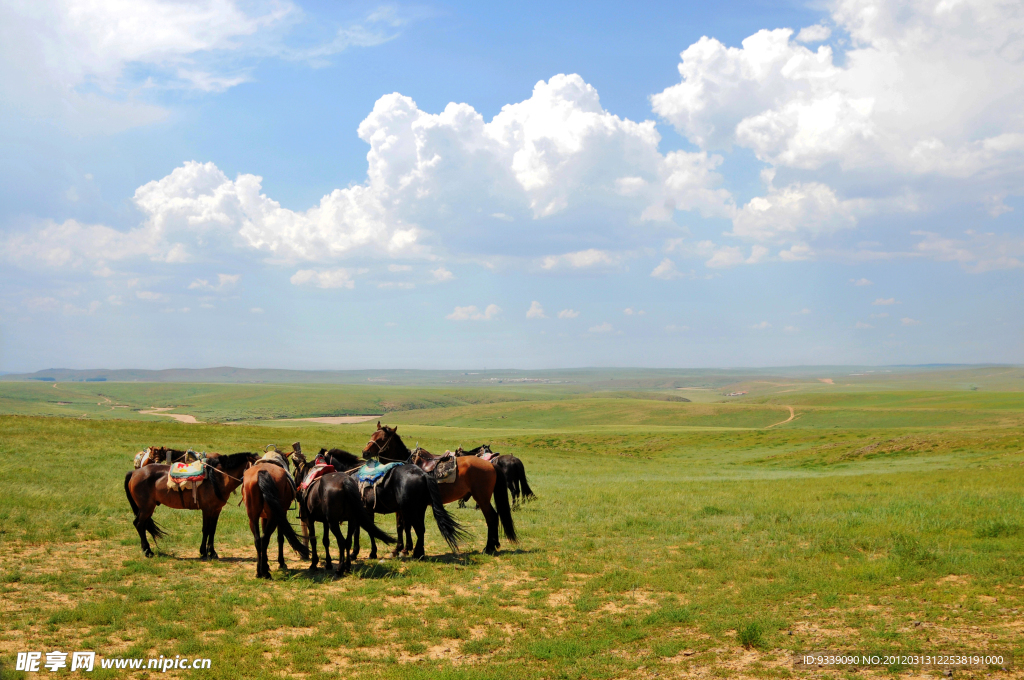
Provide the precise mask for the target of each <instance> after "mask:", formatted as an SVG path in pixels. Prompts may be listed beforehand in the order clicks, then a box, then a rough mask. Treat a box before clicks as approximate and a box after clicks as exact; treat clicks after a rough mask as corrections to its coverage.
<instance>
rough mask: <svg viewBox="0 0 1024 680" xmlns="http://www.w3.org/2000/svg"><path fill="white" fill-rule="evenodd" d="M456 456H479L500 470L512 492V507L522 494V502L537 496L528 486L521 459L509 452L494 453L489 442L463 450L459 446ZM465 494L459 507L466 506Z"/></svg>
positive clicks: (467, 498)
mask: <svg viewBox="0 0 1024 680" xmlns="http://www.w3.org/2000/svg"><path fill="white" fill-rule="evenodd" d="M455 455H456V456H478V457H479V458H481V459H483V460H486V461H488V462H489V463H490V464H491V465H493V466H494V467H496V468H498V469H500V470H501V472H502V474H504V475H505V481H506V482H507V484H508V491H509V493H511V494H512V507H516V506H518V505H519V497H520V494H522V499H523V502H524V503H525V502H526V501H529V500H533V499H534V498H536V497H537V494H535V493H533V489H531V488H530V483H529V482H528V481H527V480H526V467H525V466H523V461H521V460H519V459H518V458H516V457H515V456H513V455H511V454H503V453H496V452H494V451H492V450H491V447H490V445H489V444H481V445H480V446H478V447H476V448H475V449H470V450H469V451H463V450H462V447H461V446H460V447H459V448H457V449H456V450H455ZM469 498H470V497H469V495H468V494H467V495H466V496H465V497H463V499H462V500H460V501H459V507H460V508H464V507H466V501H468V500H469Z"/></svg>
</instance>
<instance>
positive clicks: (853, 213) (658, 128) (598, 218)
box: [0, 0, 1024, 335]
mask: <svg viewBox="0 0 1024 680" xmlns="http://www.w3.org/2000/svg"><path fill="white" fill-rule="evenodd" d="M3 8H4V9H3V10H2V14H0V16H3V17H4V18H5V19H7V20H6V21H4V22H2V23H3V24H4V25H5V26H6V27H7V28H6V29H0V35H3V34H6V37H7V38H9V40H8V41H3V40H0V43H4V44H6V45H7V47H6V48H0V60H2V61H0V64H2V68H3V70H4V72H7V73H14V72H15V71H17V70H18V68H19V67H20V66H22V65H23V64H24V62H25V60H32V61H33V63H35V60H36V58H40V59H39V62H38V63H39V64H43V65H42V66H40V65H38V64H36V65H35V66H33V67H32V69H31V70H29V71H24V72H23V73H24V74H25V77H29V76H31V77H35V78H38V80H39V82H40V83H41V85H39V87H37V88H36V95H35V96H34V98H33V97H26V96H25V95H24V91H23V90H21V89H19V83H17V82H10V81H9V82H8V85H7V86H6V87H7V91H6V92H5V98H6V99H8V104H7V105H6V107H7V108H9V109H11V108H13V109H16V110H18V111H19V112H20V114H19V115H35V113H34V112H35V111H36V109H38V108H42V109H46V108H48V107H49V108H51V109H53V112H51V113H50V114H46V113H45V112H44V114H42V115H53V116H57V117H59V116H65V115H66V114H68V112H67V111H59V110H58V109H60V106H58V105H57V104H55V102H56V100H58V99H63V100H64V101H65V102H71V106H72V108H73V109H74V111H73V115H71V116H70V118H69V120H70V119H74V120H75V123H74V125H73V127H75V129H78V130H82V131H85V132H83V133H82V134H93V133H95V131H96V130H99V129H102V130H103V134H111V133H115V132H116V131H117V130H120V129H123V128H125V127H137V126H146V125H151V124H153V123H154V122H156V121H159V120H163V119H164V118H165V117H166V116H167V115H168V109H167V108H166V107H163V106H160V105H157V104H154V103H152V102H151V101H149V100H147V99H146V98H145V97H143V96H141V94H140V92H142V90H144V89H145V88H160V89H175V88H176V89H181V90H188V91H192V92H196V93H202V94H197V95H195V96H216V94H215V93H219V92H225V91H228V90H230V89H232V88H235V87H238V86H240V85H241V84H243V83H246V82H249V81H250V80H251V79H252V75H251V73H252V69H253V67H254V66H253V65H254V64H255V63H257V62H258V61H260V60H266V59H277V60H285V61H293V62H303V63H307V64H309V65H310V66H311V67H315V68H324V67H325V66H326V65H327V64H329V62H330V58H331V57H332V56H334V55H337V54H340V53H342V52H344V51H345V50H350V49H357V48H370V47H375V46H383V47H379V48H380V49H386V44H387V43H388V42H389V41H391V40H394V39H397V38H398V37H399V36H400V34H401V31H402V30H404V27H405V26H407V25H408V23H409V22H411V21H412V20H413V19H412V18H411V15H409V14H408V13H404V14H403V12H402V11H401V10H399V9H395V8H383V9H378V10H375V11H374V12H371V13H370V14H367V15H366V16H364V17H362V18H360V19H358V20H354V21H352V22H350V23H348V24H346V25H344V26H341V27H339V28H338V29H337V33H336V35H334V36H333V37H332V38H331V39H330V40H328V41H326V42H322V43H321V44H318V45H303V46H296V45H294V44H290V43H289V39H288V33H287V31H288V28H289V26H291V25H293V24H295V23H296V22H298V21H299V20H300V18H301V15H302V9H301V8H300V7H298V6H297V5H295V4H293V3H290V2H270V3H265V4H263V5H262V6H260V7H258V8H257V9H256V11H247V8H246V7H243V6H242V5H240V4H238V3H235V2H233V1H231V0H208V1H205V2H195V3H168V2H162V1H160V0H146V1H145V2H138V3H126V4H116V3H115V4H99V5H97V4H95V3H86V2H82V1H81V0H66V1H64V2H53V3H38V4H34V3H33V4H29V3H20V2H5V3H3ZM248 9H251V8H248ZM157 27H159V30H157ZM16 31H17V32H19V36H15V35H14V32H16ZM26 55H28V56H26ZM678 71H679V81H678V82H677V83H674V84H669V85H667V86H666V87H665V88H664V89H662V90H661V91H660V92H652V93H649V95H650V96H649V103H650V110H651V113H652V114H653V116H654V118H652V119H649V120H640V121H634V120H630V119H629V118H626V117H623V116H620V115H617V114H616V113H615V112H614V111H609V110H608V109H606V108H605V106H604V105H603V104H602V102H601V99H600V97H599V93H598V91H597V89H596V88H595V87H594V86H593V85H591V84H590V83H588V82H587V81H586V80H585V79H584V78H583V77H582V76H580V75H578V74H574V73H568V74H566V73H556V74H554V75H551V76H550V77H549V78H547V79H546V80H541V81H539V82H537V83H536V85H535V86H534V88H533V91H532V93H531V94H530V96H529V97H528V98H526V99H523V100H522V101H518V102H513V103H509V104H506V105H505V106H503V107H502V108H501V110H500V112H498V113H497V114H496V115H494V116H492V117H490V119H489V120H488V119H487V117H485V116H484V115H483V114H481V113H480V112H479V111H478V110H477V109H475V108H474V107H473V105H472V104H471V103H455V102H452V103H449V104H448V105H447V106H445V107H444V108H443V110H440V111H437V112H430V111H425V110H423V109H422V108H421V107H420V106H419V105H418V104H417V103H416V101H414V100H413V99H412V98H411V97H409V96H406V95H403V94H401V93H399V92H394V93H382V95H381V96H380V97H379V99H378V100H377V101H376V103H375V104H374V106H373V109H372V111H370V112H369V113H368V114H367V115H366V116H365V118H364V119H363V120H362V122H361V124H359V126H358V130H357V134H358V136H359V139H360V140H362V141H363V142H364V143H365V144H366V145H367V146H368V149H369V150H368V151H367V153H366V172H365V177H363V178H359V179H358V180H357V181H355V182H353V183H352V184H349V185H348V186H344V187H340V188H336V189H334V190H332V191H330V192H329V193H327V194H326V195H324V196H323V197H322V198H321V199H320V201H319V203H317V204H315V205H312V206H309V207H306V208H305V209H298V210H295V209H290V208H287V207H284V206H283V205H282V203H281V201H279V200H276V199H275V198H274V197H273V196H272V195H270V194H271V193H272V192H268V191H266V190H265V189H264V178H263V177H261V176H260V175H259V174H254V173H259V172H261V169H260V168H258V167H254V168H251V169H249V171H248V172H241V173H239V174H237V175H236V176H235V177H234V178H232V177H230V176H229V175H228V174H227V173H225V172H224V171H223V170H222V169H221V168H220V167H218V165H217V163H218V161H217V159H216V158H203V159H199V160H191V159H182V163H181V165H180V166H178V167H176V168H174V169H173V170H171V171H170V172H169V173H168V174H167V175H166V176H164V177H159V178H153V179H152V180H151V181H148V182H145V183H144V184H142V185H141V186H139V187H138V188H137V189H136V190H135V192H134V195H133V196H132V197H130V199H129V201H130V205H131V206H132V208H133V209H134V210H135V211H137V214H139V215H140V219H139V220H138V221H137V223H136V224H135V225H134V226H131V227H130V228H127V229H126V228H124V227H118V226H110V225H107V224H102V223H90V222H89V221H87V220H83V219H79V218H76V217H69V218H66V219H58V218H54V217H52V216H47V215H35V216H29V217H26V218H24V219H22V220H19V221H18V223H17V224H13V225H5V226H4V228H3V234H2V235H0V242H2V244H3V246H2V252H3V258H4V260H5V261H6V263H7V266H10V267H16V268H19V269H21V270H24V271H28V272H34V273H35V274H36V275H39V276H43V277H44V278H45V275H46V274H47V273H53V272H60V273H61V275H62V276H72V275H77V276H79V279H78V281H79V282H78V283H77V284H76V285H78V286H80V287H83V288H88V287H89V286H90V284H89V281H121V282H122V283H121V284H119V285H122V286H126V285H127V283H125V282H129V281H130V280H132V279H137V278H138V275H137V273H138V271H139V270H140V269H146V268H153V267H156V268H158V269H159V272H160V274H161V276H162V277H164V279H166V280H173V279H175V278H176V277H179V276H180V277H182V278H188V279H189V280H190V281H193V284H195V281H201V282H202V284H201V285H200V284H195V285H189V286H188V289H190V290H194V291H196V294H199V293H203V294H206V295H207V296H224V295H227V294H229V293H231V292H232V291H235V290H236V288H237V285H238V284H239V280H240V279H241V281H242V283H244V282H245V281H246V279H249V278H251V275H249V274H245V275H242V274H237V273H236V274H223V273H220V271H221V270H229V269H232V268H234V269H235V270H236V271H237V270H238V269H239V268H240V266H242V265H244V266H245V267H246V268H249V269H254V268H255V269H260V268H263V269H270V270H275V271H278V270H279V271H286V272H287V274H286V276H285V278H286V279H287V280H288V281H290V284H291V285H290V287H291V288H292V289H294V290H295V291H299V290H300V289H312V288H318V289H324V290H331V289H336V290H342V291H344V290H351V289H353V288H360V287H361V286H362V285H363V284H364V283H367V284H373V285H376V286H377V287H378V288H379V289H383V290H387V289H397V290H402V289H405V290H411V289H414V288H418V289H422V288H424V287H430V286H437V285H438V284H445V285H446V286H452V287H455V286H459V287H460V288H459V289H458V290H459V291H460V295H461V297H462V301H464V302H465V304H454V305H452V304H448V305H447V306H446V309H447V310H451V309H452V308H453V307H454V310H455V311H454V312H451V311H449V312H448V313H443V311H442V310H440V309H439V310H438V311H437V312H436V313H435V316H436V317H437V318H439V319H440V318H442V317H443V318H444V319H447V320H449V321H495V322H497V321H500V320H505V319H512V318H516V319H517V320H518V319H530V320H533V321H539V320H542V319H543V320H546V321H545V323H550V324H557V323H569V322H570V321H571V319H572V318H574V316H575V315H578V312H573V311H572V309H568V307H569V306H570V305H573V301H572V300H571V299H570V298H568V297H565V296H562V297H565V302H564V303H563V302H562V301H558V302H555V301H554V300H552V301H551V303H549V304H550V306H551V307H552V308H557V307H556V305H558V306H563V305H564V306H565V307H567V309H565V310H563V311H564V312H572V314H568V313H566V314H564V315H563V313H558V314H557V315H556V314H545V313H544V311H543V306H542V301H539V300H535V299H534V297H536V295H537V294H536V293H531V292H526V291H524V292H523V293H522V295H521V296H520V297H521V300H516V304H518V305H521V306H522V307H523V310H524V311H522V312H519V311H517V312H516V313H515V314H512V315H502V314H500V311H501V310H502V309H503V308H506V307H508V305H509V304H510V303H509V302H508V301H502V306H500V307H499V305H498V304H496V303H494V302H491V301H490V299H484V298H481V297H479V296H478V295H476V294H475V293H476V291H474V290H473V289H472V288H467V289H462V288H461V286H475V285H476V284H474V283H472V282H470V281H469V280H465V277H462V276H456V274H453V271H452V270H455V271H456V272H458V271H459V269H460V268H463V269H465V268H467V267H473V268H481V269H482V271H483V272H484V273H482V274H479V275H477V276H485V275H487V276H503V275H504V276H527V277H531V278H534V279H536V278H538V277H539V278H540V279H545V277H547V278H546V279H545V280H548V281H556V280H560V277H561V278H565V277H569V278H570V279H571V278H573V277H580V276H583V277H598V278H608V277H612V278H614V277H622V276H626V275H627V274H628V273H629V272H631V271H633V272H641V273H642V274H643V279H645V280H646V281H647V282H651V281H653V282H658V285H659V286H661V288H662V289H664V287H665V286H676V287H679V286H683V285H685V283H686V282H692V281H698V280H702V279H704V280H706V279H708V278H713V277H720V276H723V275H725V272H728V271H730V270H732V269H734V268H754V269H756V268H758V267H761V268H771V270H772V271H776V270H777V268H778V267H799V266H807V265H808V264H809V263H816V262H817V263H836V264H841V265H845V266H852V265H856V264H858V263H868V264H870V263H879V262H903V263H914V262H929V263H938V264H935V265H933V266H940V267H951V266H953V267H959V268H960V270H961V271H963V272H964V273H966V274H970V275H985V274H987V273H991V272H996V271H1010V272H1012V271H1015V270H1019V269H1021V268H1022V267H1024V234H1022V230H1021V229H1020V228H1019V221H1017V222H1013V223H1010V227H1009V228H1007V227H1006V226H1005V225H1006V224H1007V222H1006V220H1005V219H1002V220H1000V218H1002V216H1003V215H1006V214H1008V213H1011V212H1012V210H1013V204H1014V202H1015V201H1017V200H1019V198H1020V197H1021V195H1022V194H1024V117H1022V116H1021V115H1020V111H1022V110H1024V15H1021V13H1020V12H1019V11H1018V10H1017V8H1016V6H1015V5H1013V4H1010V3H1001V2H982V1H979V2H950V1H949V0H913V1H912V2H910V3H895V2H889V1H887V0H840V1H838V2H835V3H833V4H832V5H831V8H830V10H829V11H828V13H827V15H825V16H823V17H822V18H821V21H820V23H815V24H811V25H808V26H803V27H792V28H778V27H767V28H764V29H763V30H759V31H757V32H756V33H754V34H752V35H750V36H749V37H747V38H746V39H744V40H742V41H741V42H740V44H739V45H733V46H730V45H727V44H724V43H723V42H721V41H719V40H717V39H715V38H714V37H709V36H705V37H703V38H701V39H699V40H698V41H696V42H694V43H693V44H691V45H689V46H688V47H685V49H683V50H682V52H681V55H680V62H679V64H678ZM112 120H113V121H116V122H114V123H110V121H112ZM105 126H106V127H105ZM669 133H671V134H673V135H674V134H678V136H679V140H678V141H666V139H665V135H667V134H669ZM673 139H674V138H673ZM673 147H678V148H673ZM744 172H745V173H748V174H750V173H751V172H753V173H754V174H756V175H757V176H759V178H760V179H759V182H755V183H753V184H751V183H750V182H747V183H744V182H742V181H739V180H737V179H736V178H737V177H738V176H739V175H740V174H742V173H744ZM126 198H127V197H126ZM951 211H961V212H963V211H967V214H972V215H974V217H972V218H971V222H970V225H949V224H942V225H941V228H921V227H920V225H921V224H922V222H923V221H927V220H928V219H930V218H931V217H933V216H934V217H935V218H936V222H941V219H939V218H940V217H941V216H942V215H944V214H946V213H949V212H951ZM972 211H973V212H972ZM986 222H993V223H998V224H999V225H1000V226H1001V227H1002V229H1001V230H999V231H997V230H995V229H990V228H989V227H988V226H986ZM904 224H912V225H916V226H912V227H907V226H904ZM957 226H959V228H956V227H957ZM965 226H967V227H969V228H963V227H965ZM388 265H390V267H389V266H388ZM197 267H205V268H206V270H207V271H213V270H217V275H219V276H220V278H214V276H215V275H214V274H206V275H205V276H206V277H207V278H203V279H198V278H197V277H196V276H195V275H194V274H193V272H194V271H195V269H196V268H197ZM178 269H180V270H182V273H181V274H176V273H175V272H176V271H178ZM641 270H642V271H641ZM225 277H226V278H225ZM850 277H853V278H850ZM847 278H850V280H851V281H856V282H857V283H856V285H857V286H858V287H859V286H862V285H869V284H870V282H869V281H868V280H867V279H866V278H864V277H862V276H860V275H859V273H857V272H851V273H850V275H849V276H848V277H847ZM211 280H216V281H218V283H215V284H210V283H209V281H211ZM843 280H844V281H845V280H846V279H843ZM862 282H867V283H862ZM134 285H135V284H132V286H134ZM551 285H552V286H556V285H559V284H556V283H552V284H551ZM644 285H650V284H649V283H644ZM129 287H131V286H129ZM438 290H439V289H438ZM7 297H8V300H10V298H11V296H10V295H8V296H7ZM115 297H123V296H116V295H113V294H112V295H111V296H110V297H109V298H107V299H103V298H97V299H96V300H93V301H92V304H93V305H96V306H93V307H92V308H91V309H92V312H93V313H95V311H96V310H97V309H98V308H99V306H103V305H104V304H106V306H107V307H114V306H116V304H115V302H114V301H113V300H114V298H115ZM36 298H39V299H43V298H47V299H54V298H53V297H51V296H42V297H40V296H39V295H36V296H35V297H33V296H32V295H30V294H21V296H20V298H19V299H21V300H22V301H23V303H24V305H29V306H30V302H29V301H30V300H31V299H36ZM140 299H142V298H138V297H136V301H138V300H140ZM879 299H880V300H882V299H883V298H879ZM472 300H476V301H477V302H476V304H470V302H471V301H472ZM206 303H207V304H210V301H209V300H207V302H206ZM8 304H12V303H10V301H9V302H8ZM61 304H62V303H58V304H57V306H56V307H54V306H53V305H49V306H47V307H46V308H47V309H50V310H54V309H60V308H63V309H66V310H71V309H72V308H73V309H74V310H79V309H86V308H85V307H80V306H74V305H71V303H63V304H64V305H65V306H64V307H62V306H61ZM118 304H119V303H118ZM546 304H547V303H546ZM635 304H639V302H638V303H635ZM875 304H890V302H888V301H886V302H884V303H879V302H877V301H876V303H875ZM66 305H71V307H67V306H66ZM44 306H45V305H44ZM577 306H578V303H577ZM37 307H38V305H37ZM261 307H262V308H266V305H262V306H261ZM618 308H619V309H621V306H620V307H618ZM75 313H78V312H75ZM608 313H610V312H608ZM865 314H866V312H865ZM598 320H601V319H598V318H592V319H590V321H591V322H594V321H598ZM919 323H920V321H918V320H917V319H916V318H911V317H905V318H903V323H902V325H903V326H916V325H918V324H919ZM490 326H492V324H484V325H477V324H470V325H468V326H467V327H472V328H486V327H490ZM773 326H779V327H780V328H781V327H785V328H788V329H792V330H791V331H790V333H791V334H793V333H795V332H796V331H797V329H796V327H795V326H785V325H784V324H783V322H782V321H779V322H777V323H775V324H770V323H769V322H767V321H763V320H758V321H757V323H756V324H755V323H746V324H743V327H744V328H750V329H758V330H762V331H767V330H769V329H771V328H772V327H773ZM847 326H848V327H849V328H866V327H873V326H872V324H868V323H866V322H865V321H863V320H860V321H857V322H856V324H854V323H853V322H852V321H851V322H850V323H848V324H847ZM676 327H681V326H680V324H675V325H673V328H676ZM584 328H589V333H590V334H591V335H593V334H606V335H611V331H612V330H613V327H612V326H611V324H609V323H607V322H604V323H602V324H599V325H591V326H587V325H586V323H582V324H581V326H580V328H579V329H578V330H577V332H579V333H582V332H583V329H584ZM477 332H480V331H477Z"/></svg>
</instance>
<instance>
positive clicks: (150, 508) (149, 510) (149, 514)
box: [134, 499, 157, 557]
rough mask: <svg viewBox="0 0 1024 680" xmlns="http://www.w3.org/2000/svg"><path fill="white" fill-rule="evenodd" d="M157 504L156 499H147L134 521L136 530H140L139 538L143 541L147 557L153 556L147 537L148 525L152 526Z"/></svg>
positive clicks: (143, 548)
mask: <svg viewBox="0 0 1024 680" xmlns="http://www.w3.org/2000/svg"><path fill="white" fill-rule="evenodd" d="M156 506H157V503H156V502H155V501H153V500H149V499H147V502H146V504H145V505H143V506H141V507H139V514H138V515H137V516H136V517H135V522H134V524H135V530H136V531H137V532H139V540H140V541H141V543H142V552H143V553H145V555H146V557H152V556H153V549H152V548H151V547H150V545H149V539H148V538H146V527H148V526H150V522H151V521H152V519H153V513H154V512H155V511H156Z"/></svg>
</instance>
